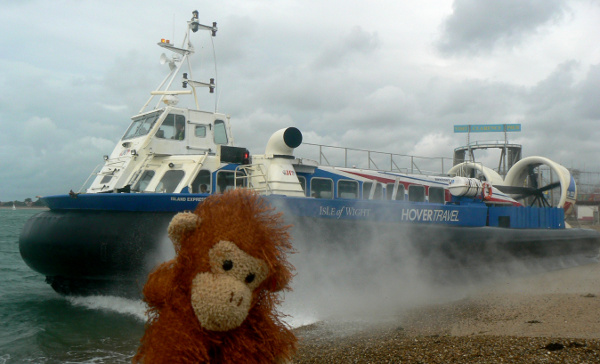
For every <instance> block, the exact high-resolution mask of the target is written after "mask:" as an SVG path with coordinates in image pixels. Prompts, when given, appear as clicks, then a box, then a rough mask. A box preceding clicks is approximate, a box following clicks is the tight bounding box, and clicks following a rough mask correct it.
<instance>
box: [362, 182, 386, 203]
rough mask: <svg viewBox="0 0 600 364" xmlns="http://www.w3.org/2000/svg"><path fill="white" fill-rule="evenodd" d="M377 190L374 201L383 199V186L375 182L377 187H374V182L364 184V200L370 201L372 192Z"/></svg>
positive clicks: (374, 192)
mask: <svg viewBox="0 0 600 364" xmlns="http://www.w3.org/2000/svg"><path fill="white" fill-rule="evenodd" d="M373 188H374V189H375V191H373V198H372V200H381V199H382V198H383V188H382V186H381V183H377V182H375V187H373V182H364V183H363V199H364V200H369V199H370V198H369V197H370V196H371V190H372V189H373Z"/></svg>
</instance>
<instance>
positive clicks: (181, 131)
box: [156, 114, 185, 140]
mask: <svg viewBox="0 0 600 364" xmlns="http://www.w3.org/2000/svg"><path fill="white" fill-rule="evenodd" d="M156 137H157V138H160V139H172V140H173V139H174V140H183V139H185V116H183V115H176V114H169V115H167V116H166V117H165V120H164V121H163V122H162V124H161V125H160V128H158V131H157V132H156Z"/></svg>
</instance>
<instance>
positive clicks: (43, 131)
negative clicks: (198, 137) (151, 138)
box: [0, 0, 600, 201]
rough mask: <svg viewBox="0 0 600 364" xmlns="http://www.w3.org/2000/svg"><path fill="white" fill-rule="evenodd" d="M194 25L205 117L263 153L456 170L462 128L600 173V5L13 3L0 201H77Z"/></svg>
mask: <svg viewBox="0 0 600 364" xmlns="http://www.w3.org/2000/svg"><path fill="white" fill-rule="evenodd" d="M193 10H198V11H199V13H200V16H199V19H200V22H201V23H203V24H211V23H212V22H213V21H216V22H217V23H218V28H219V30H218V32H217V36H216V37H215V38H213V39H212V42H211V39H210V37H209V36H208V35H206V36H205V39H204V45H203V46H202V47H200V44H196V48H197V49H196V50H197V52H196V55H197V56H198V57H197V60H195V63H194V68H195V73H194V76H195V78H196V79H202V78H204V79H207V78H210V77H215V75H216V78H217V85H218V90H217V95H218V100H217V101H215V99H214V98H212V99H211V98H210V95H208V94H206V96H207V99H206V100H205V101H203V106H205V107H207V108H208V109H209V110H211V111H212V110H214V109H215V106H216V108H217V110H218V111H219V112H223V113H226V114H230V115H231V120H232V131H233V134H234V137H235V142H236V145H238V146H245V147H248V149H250V151H251V152H252V153H254V154H260V153H263V152H264V146H265V144H266V141H267V140H268V138H269V137H270V136H271V134H272V133H273V132H275V131H276V130H278V129H281V128H284V127H288V126H295V127H297V128H299V129H300V130H301V131H302V133H303V135H304V141H305V142H308V143H315V144H325V145H336V146H344V147H353V148H361V149H371V150H377V151H383V152H391V153H399V154H407V155H420V156H429V157H434V156H435V157H439V156H442V157H447V158H451V157H452V153H453V150H454V148H456V147H459V146H462V145H465V143H466V142H467V134H460V133H456V134H455V133H454V128H453V126H454V125H463V124H505V123H518V124H521V126H522V130H521V132H519V133H509V134H508V138H509V141H510V142H512V143H516V144H522V145H523V155H524V156H533V155H541V156H545V157H548V158H550V159H552V160H554V161H556V162H558V163H560V164H563V165H564V166H566V167H569V168H579V169H582V170H586V171H596V172H597V171H600V162H599V161H598V160H597V155H598V152H599V151H600V147H599V144H598V141H599V140H600V42H599V41H598V34H600V1H599V0H503V1H494V0H454V1H452V0H422V1H418V2H416V1H398V0H390V1H387V0H385V1H384V0H374V1H368V2H367V1H356V0H344V1H338V0H327V1H323V0H320V1H313V0H302V1H291V0H278V1H266V0H244V1H232V0H223V1H202V0H196V1H187V0H180V1H176V2H166V1H154V0H148V1H110V0H102V1H96V0H87V1H64V0H57V1H52V2H50V1H38V0H23V1H2V2H0V31H1V34H3V36H2V37H1V38H0V49H1V52H0V66H1V68H0V69H1V70H2V71H0V201H11V200H23V199H25V198H27V197H30V198H34V199H35V196H39V195H42V196H44V195H53V194H62V193H67V192H68V191H69V190H71V189H73V190H76V191H77V190H79V188H80V187H81V186H82V185H83V183H84V182H85V181H86V179H87V178H88V176H89V175H90V173H91V172H92V170H93V169H94V167H96V166H97V165H98V164H100V163H102V162H103V160H102V156H103V155H106V154H110V152H111V151H112V149H113V148H114V146H115V144H116V143H117V141H118V140H119V138H120V137H121V136H122V135H123V133H124V131H125V130H126V128H127V126H128V125H129V122H130V118H131V116H133V115H135V114H136V113H137V112H138V111H139V110H140V108H141V107H142V105H143V104H144V103H145V102H146V100H147V99H148V97H149V92H150V91H152V90H153V89H155V88H156V87H157V86H158V84H159V83H160V81H162V79H163V77H165V75H166V74H167V72H168V66H167V65H161V64H160V62H159V57H160V55H161V53H163V50H162V49H161V48H160V47H158V46H156V43H157V42H158V41H159V40H160V39H161V38H167V39H170V40H172V41H173V42H175V43H176V44H177V43H178V42H181V41H182V38H183V32H184V27H185V21H186V20H189V18H190V17H191V12H192V11H193ZM200 40H202V38H200ZM213 44H214V54H216V72H215V62H213V48H212V45H213ZM199 69H200V70H199ZM474 140H482V141H483V140H504V134H503V133H477V134H471V135H470V141H474ZM481 159H482V161H484V162H489V164H491V165H490V167H494V163H496V164H497V159H496V156H495V155H493V153H492V152H488V153H485V152H483V154H482V155H481ZM486 164H487V163H486ZM446 166H447V168H446V169H449V167H450V165H448V164H446Z"/></svg>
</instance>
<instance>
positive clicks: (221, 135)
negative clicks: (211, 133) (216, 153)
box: [215, 120, 227, 144]
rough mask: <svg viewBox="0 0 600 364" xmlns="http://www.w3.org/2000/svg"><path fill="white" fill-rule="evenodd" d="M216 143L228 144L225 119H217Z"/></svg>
mask: <svg viewBox="0 0 600 364" xmlns="http://www.w3.org/2000/svg"><path fill="white" fill-rule="evenodd" d="M215 144H227V131H226V130H225V122H224V121H223V120H216V121H215Z"/></svg>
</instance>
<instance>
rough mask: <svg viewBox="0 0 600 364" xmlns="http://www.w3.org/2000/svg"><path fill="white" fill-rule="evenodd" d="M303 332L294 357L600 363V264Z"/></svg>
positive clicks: (489, 286)
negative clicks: (378, 317) (387, 314)
mask: <svg viewBox="0 0 600 364" xmlns="http://www.w3.org/2000/svg"><path fill="white" fill-rule="evenodd" d="M296 334H297V335H298V337H299V339H300V342H299V350H298V352H297V354H296V356H295V357H294V360H293V362H294V363H600V265H599V264H598V263H593V264H587V265H584V266H578V267H574V268H567V269H561V270H556V271H551V272H546V273H538V274H533V275H528V276H525V277H516V278H515V277H513V278H506V279H503V280H500V281H495V282H493V283H491V284H487V285H483V286H481V287H479V288H478V289H477V290H473V291H472V292H470V293H469V295H468V296H467V297H464V298H461V299H460V300H455V301H450V302H444V303H437V304H431V305H422V306H420V307H413V308H409V309H404V310H401V311H399V312H397V313H396V314H395V315H393V316H391V317H385V318H380V319H379V320H375V321H364V322H360V321H347V322H344V321H332V322H329V321H320V322H317V323H313V324H311V325H307V326H303V327H299V328H297V329H296Z"/></svg>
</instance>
